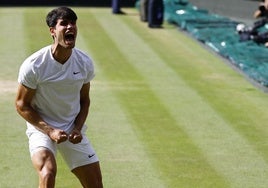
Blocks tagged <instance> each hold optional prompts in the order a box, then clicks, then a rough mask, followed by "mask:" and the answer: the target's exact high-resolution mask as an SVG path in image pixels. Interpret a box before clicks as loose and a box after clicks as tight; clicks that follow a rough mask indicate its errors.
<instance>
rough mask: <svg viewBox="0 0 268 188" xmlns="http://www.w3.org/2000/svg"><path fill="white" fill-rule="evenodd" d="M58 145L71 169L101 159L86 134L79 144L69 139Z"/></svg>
mask: <svg viewBox="0 0 268 188" xmlns="http://www.w3.org/2000/svg"><path fill="white" fill-rule="evenodd" d="M57 147H58V150H59V152H60V153H61V155H62V157H63V159H64V160H65V162H66V163H67V165H68V166H69V168H70V170H73V169H75V168H77V167H80V166H85V165H88V164H91V163H95V162H98V161H99V159H98V157H97V154H96V152H95V150H94V149H93V147H92V145H91V143H90V141H89V140H88V139H87V138H86V136H85V135H83V139H82V141H81V142H80V143H78V144H73V143H71V142H69V141H68V140H67V141H66V142H63V143H60V144H58V145H57Z"/></svg>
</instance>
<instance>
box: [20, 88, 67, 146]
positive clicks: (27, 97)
mask: <svg viewBox="0 0 268 188" xmlns="http://www.w3.org/2000/svg"><path fill="white" fill-rule="evenodd" d="M35 92H36V90H34V89H31V88H28V87H26V86H24V85H22V84H20V85H19V87H18V92H17V97H16V100H15V105H16V109H17V112H18V113H19V114H20V115H21V116H22V117H23V118H24V119H25V120H26V121H27V122H29V123H31V124H32V125H34V126H35V127H36V128H37V129H38V130H40V131H41V132H43V133H45V134H47V135H48V136H49V137H50V138H51V139H52V140H53V141H55V142H57V143H60V142H63V141H65V140H66V139H67V134H66V133H65V132H64V131H62V130H58V129H54V128H53V127H51V126H50V125H48V124H47V123H46V122H45V121H44V120H43V119H42V118H41V117H40V115H39V114H38V113H37V112H36V111H35V110H34V109H33V108H32V106H31V102H32V99H33V97H34V95H35Z"/></svg>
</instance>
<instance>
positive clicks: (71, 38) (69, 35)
mask: <svg viewBox="0 0 268 188" xmlns="http://www.w3.org/2000/svg"><path fill="white" fill-rule="evenodd" d="M65 40H66V41H67V42H73V41H74V40H75V35H74V33H67V34H66V35H65Z"/></svg>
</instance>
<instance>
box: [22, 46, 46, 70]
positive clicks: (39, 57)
mask: <svg viewBox="0 0 268 188" xmlns="http://www.w3.org/2000/svg"><path fill="white" fill-rule="evenodd" d="M50 48H51V46H46V47H44V48H41V49H40V50H38V51H36V52H35V53H33V54H32V55H30V56H29V57H28V58H26V59H25V61H24V62H23V64H22V66H36V65H38V64H41V63H42V62H44V57H45V56H48V57H49V52H50Z"/></svg>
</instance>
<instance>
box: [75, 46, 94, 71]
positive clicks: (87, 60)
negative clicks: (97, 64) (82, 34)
mask: <svg viewBox="0 0 268 188" xmlns="http://www.w3.org/2000/svg"><path fill="white" fill-rule="evenodd" d="M73 53H74V58H75V59H76V60H77V63H78V64H80V65H81V66H83V67H87V68H90V69H93V67H94V65H93V60H92V58H91V57H90V56H89V55H88V54H86V53H85V52H83V51H82V50H80V49H77V48H74V49H73Z"/></svg>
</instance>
